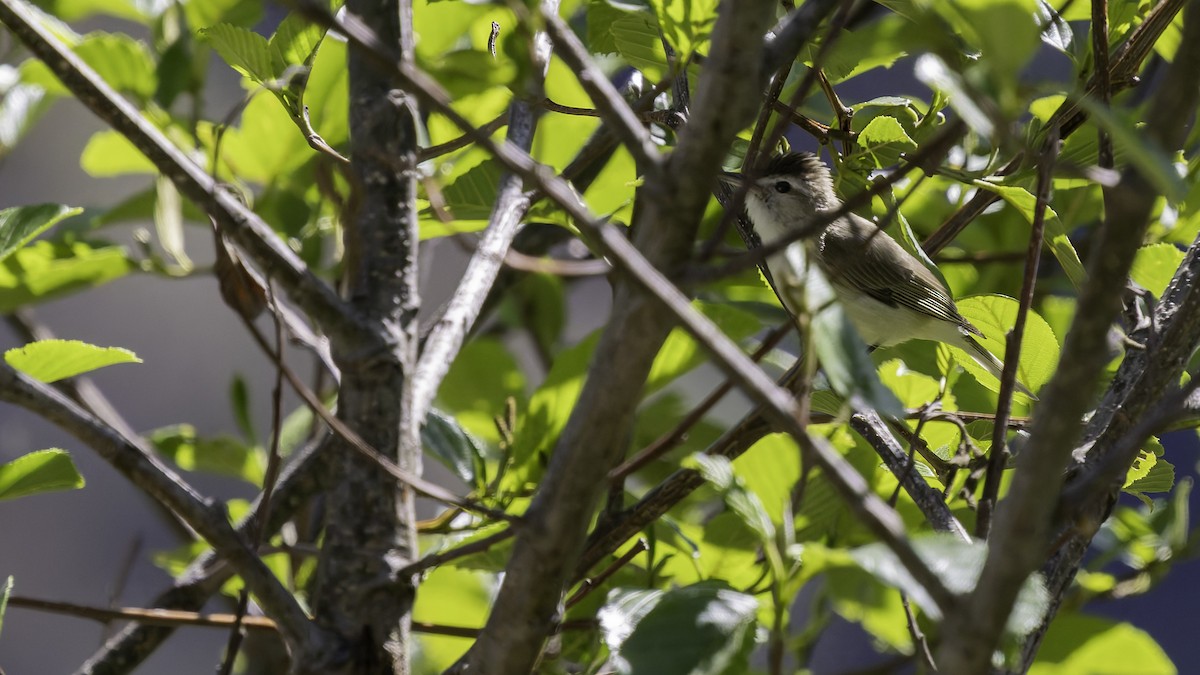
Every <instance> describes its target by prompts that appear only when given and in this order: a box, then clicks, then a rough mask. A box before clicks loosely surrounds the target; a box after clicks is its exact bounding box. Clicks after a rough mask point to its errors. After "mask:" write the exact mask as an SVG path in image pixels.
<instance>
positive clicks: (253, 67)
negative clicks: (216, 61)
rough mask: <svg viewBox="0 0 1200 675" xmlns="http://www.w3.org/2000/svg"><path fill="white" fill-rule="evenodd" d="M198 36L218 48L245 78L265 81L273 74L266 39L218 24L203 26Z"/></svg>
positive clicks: (243, 30)
mask: <svg viewBox="0 0 1200 675" xmlns="http://www.w3.org/2000/svg"><path fill="white" fill-rule="evenodd" d="M200 35H201V36H202V37H203V38H204V39H206V40H207V41H208V43H209V44H211V45H212V46H213V49H216V50H217V53H218V54H220V55H221V58H222V59H224V60H225V63H228V64H229V66H230V67H231V68H233V69H234V70H236V71H238V72H239V73H241V74H242V75H244V76H245V77H247V78H249V79H251V80H253V81H254V82H257V83H258V84H266V83H268V82H270V81H271V80H274V79H275V77H276V75H277V74H278V73H276V71H275V66H274V63H273V62H272V60H271V47H270V44H269V43H268V42H267V38H265V37H263V36H261V35H259V34H258V33H255V32H254V31H252V30H247V29H245V28H242V27H241V26H234V25H232V24H228V23H219V24H217V25H215V26H210V27H208V28H203V29H201V30H200Z"/></svg>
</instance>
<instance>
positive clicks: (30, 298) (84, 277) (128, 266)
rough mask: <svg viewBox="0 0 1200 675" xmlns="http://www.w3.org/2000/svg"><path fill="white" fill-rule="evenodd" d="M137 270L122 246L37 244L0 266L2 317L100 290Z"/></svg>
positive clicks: (12, 256) (19, 250)
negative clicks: (49, 301)
mask: <svg viewBox="0 0 1200 675" xmlns="http://www.w3.org/2000/svg"><path fill="white" fill-rule="evenodd" d="M134 269H136V266H135V265H134V263H133V261H131V260H129V258H128V257H127V256H126V253H125V249H123V248H121V247H119V246H106V247H104V248H92V247H90V246H88V245H87V244H84V243H82V242H78V243H74V244H69V245H68V244H54V243H51V242H48V241H36V242H34V243H32V244H30V245H29V246H26V247H25V248H22V249H18V250H17V251H16V252H15V253H13V254H12V255H11V256H9V257H8V258H7V259H6V260H4V261H3V263H0V313H4V312H11V311H13V310H14V309H18V308H20V307H24V306H26V305H31V304H34V303H35V302H42V301H45V300H49V299H51V298H54V297H58V296H60V295H66V294H67V293H71V292H74V291H77V290H82V289H85V288H92V287H95V286H99V285H101V284H104V283H107V282H109V281H112V280H113V279H118V278H120V277H123V276H125V275H126V274H128V273H129V272H131V271H133V270H134Z"/></svg>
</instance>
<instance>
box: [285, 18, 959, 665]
mask: <svg viewBox="0 0 1200 675" xmlns="http://www.w3.org/2000/svg"><path fill="white" fill-rule="evenodd" d="M300 8H301V9H302V10H303V11H305V12H306V14H307V15H308V16H310V17H312V18H313V19H314V20H317V21H319V22H322V23H323V24H324V25H327V26H331V27H335V28H336V29H337V30H338V31H340V32H341V33H342V34H343V35H345V36H347V39H348V40H349V41H350V43H351V44H352V45H353V46H355V47H356V48H358V49H361V50H364V51H366V52H368V53H369V54H371V55H372V57H373V58H374V59H375V62H376V63H377V64H379V65H380V66H383V67H387V68H389V69H391V72H392V73H393V74H394V75H395V76H396V77H397V79H399V80H400V81H402V82H404V83H406V84H407V85H409V86H412V87H413V88H414V90H415V91H416V93H417V94H418V95H420V96H421V98H422V100H425V101H427V102H428V103H429V104H430V105H431V106H432V107H433V108H434V109H436V110H437V111H438V112H439V113H441V114H443V115H445V116H446V117H447V119H449V120H450V121H451V122H452V123H453V124H455V125H456V126H458V127H459V128H460V129H462V130H463V131H464V132H466V133H468V134H472V135H473V136H475V137H476V140H477V141H478V142H479V144H480V146H481V147H483V148H485V149H487V150H488V151H489V152H491V153H492V154H493V155H494V156H495V157H496V159H497V160H498V161H499V162H500V163H501V164H502V165H504V166H505V167H507V168H509V169H510V170H512V171H514V172H517V173H520V174H521V175H523V176H525V177H526V179H528V180H531V181H532V182H533V183H534V184H535V185H537V187H538V189H540V190H541V191H542V192H543V193H544V194H546V195H547V196H548V197H550V198H551V199H552V200H553V201H554V202H555V203H557V204H558V205H560V206H562V207H563V209H564V210H565V211H566V212H567V213H568V214H569V215H571V216H572V217H573V218H574V219H575V222H576V223H577V224H578V225H579V226H580V227H581V228H582V229H584V230H585V231H586V232H588V234H589V235H591V236H592V237H593V243H594V244H595V245H596V246H597V247H598V248H600V249H601V252H602V253H603V254H604V255H606V256H610V257H611V258H612V259H613V261H614V262H615V263H618V264H619V265H620V267H621V268H622V271H623V272H625V273H626V274H627V275H628V276H629V278H630V280H631V281H633V282H634V283H635V284H636V285H637V287H639V288H640V289H642V290H643V291H646V292H648V293H649V294H650V295H652V296H653V297H654V299H655V300H656V301H657V303H662V304H663V305H665V306H666V307H667V309H668V310H669V313H670V315H673V316H674V317H675V318H676V319H679V320H681V321H682V322H683V327H684V328H685V329H686V330H687V331H688V332H689V333H691V334H692V336H693V337H695V338H696V339H697V340H698V341H699V342H700V343H701V344H703V345H704V346H705V347H706V348H707V349H708V350H709V351H710V353H712V354H713V355H714V356H715V357H716V360H717V364H718V365H719V366H720V367H721V368H722V369H723V370H725V372H726V373H727V374H729V375H731V376H733V377H734V378H735V380H736V381H737V382H738V384H739V386H740V387H742V388H743V390H744V391H746V392H747V393H748V394H749V395H750V396H751V397H752V398H754V399H755V400H756V401H758V402H759V403H762V404H765V406H766V408H765V409H766V411H767V415H768V417H769V419H770V420H771V421H773V422H775V423H777V424H779V425H780V428H782V429H784V430H786V431H788V432H789V433H792V434H793V435H796V436H797V440H798V441H799V442H800V443H801V444H802V445H805V446H815V447H816V449H814V450H812V452H813V456H814V459H815V460H816V461H817V462H818V463H819V464H820V465H821V466H822V467H823V468H825V469H826V470H827V472H828V473H829V475H830V480H831V482H832V483H833V484H834V486H835V487H836V488H837V489H838V491H839V493H840V494H841V496H842V497H843V498H844V499H846V500H847V502H848V503H849V505H850V506H851V508H852V509H855V512H856V514H857V515H858V516H859V517H860V518H862V519H863V520H864V522H865V523H866V524H867V526H868V527H869V528H870V529H871V530H872V531H873V532H875V533H876V534H877V535H878V536H879V537H880V539H881V540H882V541H883V542H885V543H886V544H887V545H888V546H889V547H890V548H892V549H893V551H894V552H895V553H896V555H897V557H898V558H899V559H900V561H901V562H902V564H904V565H905V567H906V568H908V570H909V572H910V573H911V574H912V575H913V577H914V578H915V579H916V580H917V581H918V582H919V583H922V584H923V585H925V586H926V590H927V591H928V592H929V593H930V595H931V597H933V599H934V600H935V601H936V602H938V603H939V604H943V605H949V604H951V603H952V602H953V596H952V595H951V594H950V592H949V591H948V590H946V588H945V586H944V584H942V583H941V580H940V579H939V578H938V577H937V576H936V575H934V574H933V573H932V572H931V571H930V570H929V568H928V567H927V566H926V565H925V563H924V562H923V561H922V560H921V559H920V557H919V556H917V554H916V551H915V550H914V549H913V548H912V547H911V546H910V545H909V543H908V541H907V539H906V538H905V534H904V530H903V527H902V525H901V523H900V521H899V518H898V516H897V515H896V514H895V512H894V511H893V510H892V509H891V508H889V507H888V506H887V504H885V503H884V502H883V501H882V500H881V499H879V498H878V497H877V496H876V495H875V494H874V493H873V492H871V490H870V488H869V486H868V485H867V484H866V481H865V480H863V478H862V476H860V475H859V474H858V473H857V472H856V471H855V470H854V469H853V467H852V466H850V465H849V464H848V463H846V462H845V460H844V459H843V458H842V457H841V456H840V455H838V454H837V453H836V452H835V451H834V450H833V449H832V448H831V447H830V446H829V445H828V444H827V443H825V442H824V441H821V440H816V441H814V440H812V439H809V438H808V436H807V434H806V433H805V432H804V430H803V429H802V428H801V427H800V426H799V425H798V424H797V423H796V420H795V418H794V417H793V413H794V408H793V402H792V398H791V396H790V394H788V393H787V392H786V391H783V390H781V389H779V388H778V387H775V386H774V385H773V384H772V383H771V381H770V379H769V378H767V377H766V375H764V374H763V373H762V371H761V370H760V369H758V368H757V367H756V366H754V365H753V364H752V362H751V361H750V360H749V359H748V357H746V355H745V354H743V353H742V352H741V351H740V350H739V349H738V348H737V346H736V345H734V344H733V343H732V342H731V341H730V340H729V339H728V338H727V337H725V336H724V334H723V333H721V332H720V330H719V329H717V328H716V326H714V325H713V324H712V322H711V321H709V320H708V319H706V318H705V317H704V316H702V315H701V314H699V313H698V312H696V311H695V310H694V309H693V308H692V307H691V306H690V305H689V304H688V302H687V299H686V298H685V297H684V296H683V295H682V294H681V293H680V292H679V291H678V289H676V288H674V286H672V285H671V284H670V283H669V282H668V281H667V280H666V279H665V278H664V277H663V276H662V274H661V273H659V272H658V271H657V270H656V269H655V268H654V265H653V264H651V263H650V262H649V261H648V260H647V258H646V257H645V256H643V254H642V252H641V250H656V249H658V246H645V245H640V248H641V250H639V245H635V244H633V243H630V242H629V240H627V239H626V238H625V237H624V236H623V235H622V234H621V233H620V232H619V231H618V230H617V229H616V228H614V227H612V226H611V225H608V224H606V223H602V222H599V221H597V220H596V219H595V218H594V216H592V215H591V214H590V213H589V212H588V210H587V208H586V207H585V206H584V205H583V204H582V203H580V201H579V200H578V199H577V198H576V197H575V195H574V194H573V193H572V191H571V190H570V187H569V186H568V185H566V183H565V182H564V181H562V180H561V179H559V178H557V177H556V176H554V175H553V174H552V173H551V172H550V171H549V170H548V169H547V168H545V167H542V166H540V165H538V164H536V163H535V162H534V161H533V160H532V159H531V158H530V157H529V156H528V155H527V154H525V153H521V152H519V151H517V150H516V149H515V148H512V146H510V145H507V144H505V145H501V144H497V143H496V142H494V141H493V140H492V139H491V138H490V137H488V136H487V135H485V134H482V133H477V130H475V129H474V127H472V126H471V124H470V123H469V122H468V121H467V120H466V119H464V118H463V117H462V115H460V114H459V113H457V112H455V111H454V109H453V108H451V107H450V105H449V97H448V96H447V95H446V93H445V92H444V91H442V90H441V88H440V87H439V86H438V85H437V84H436V83H435V82H433V81H432V80H431V79H430V78H429V77H428V76H427V75H425V74H424V73H421V72H420V71H418V70H416V69H415V68H412V67H410V66H406V65H405V64H404V63H402V62H399V61H397V60H396V59H394V58H392V57H391V56H390V52H389V50H388V49H387V48H385V47H383V46H382V45H380V44H379V43H378V40H376V39H375V37H374V35H373V33H372V32H371V30H370V29H369V28H367V27H366V26H365V25H363V24H362V22H361V21H359V20H358V19H357V18H356V17H354V16H353V15H347V16H346V17H344V18H336V17H334V16H332V15H331V14H329V12H328V11H327V10H324V9H323V8H319V7H315V6H313V5H311V4H303V5H300ZM742 9H743V8H742V6H741V5H738V6H737V7H736V9H733V10H732V11H741V10H742ZM739 39H740V40H742V42H741V43H739V44H737V45H735V46H734V47H733V48H732V49H733V50H734V51H735V52H736V53H738V54H744V52H745V44H746V43H745V40H747V39H749V38H747V37H746V36H745V35H742V36H740V37H739ZM755 39H756V40H757V38H755ZM709 61H710V64H709V67H708V69H707V71H706V72H709V73H710V74H711V73H712V72H713V71H714V66H718V65H719V66H720V67H721V68H723V70H722V71H721V72H720V75H719V78H720V79H721V80H722V82H725V83H728V84H727V87H726V88H724V89H722V88H720V87H715V88H711V89H708V90H707V91H704V90H702V93H705V95H706V96H708V97H709V98H708V100H706V101H704V104H705V107H704V108H699V107H698V109H699V110H702V111H704V112H702V113H701V114H699V115H698V116H697V117H696V118H695V119H693V120H692V122H691V124H689V125H688V126H687V127H685V128H684V131H683V134H682V135H681V142H680V145H679V149H678V150H677V151H676V153H674V154H673V155H672V156H671V158H670V159H669V160H668V166H667V169H668V170H667V171H665V172H664V174H663V177H662V180H661V181H658V182H659V183H663V184H662V185H654V186H653V189H651V186H652V184H647V185H646V186H644V188H643V190H644V191H645V192H644V193H643V195H642V199H643V200H644V202H643V203H647V204H651V205H655V208H652V209H648V210H647V211H645V212H643V213H650V214H653V215H654V216H655V217H653V218H648V219H647V220H645V221H643V222H650V223H654V225H653V227H649V228H644V229H649V230H652V231H654V232H656V233H659V234H670V235H675V234H677V233H675V232H673V231H672V229H671V228H667V227H665V226H664V223H677V222H680V221H681V220H683V221H684V222H686V220H687V215H688V214H691V213H692V211H695V212H696V214H694V215H693V218H698V212H699V209H700V208H701V206H702V205H703V204H704V203H706V202H707V199H708V188H707V186H708V185H709V183H710V179H711V178H712V177H713V175H714V174H715V171H716V166H717V164H718V163H719V161H720V159H721V155H722V154H723V153H724V148H725V147H726V146H725V145H724V144H723V143H727V142H728V140H729V139H730V138H732V136H733V134H735V133H736V132H737V131H738V130H739V129H740V125H741V124H742V121H741V120H740V119H739V118H737V117H736V116H731V115H729V114H728V111H727V110H726V109H725V106H728V105H745V106H747V111H746V112H745V116H744V117H745V120H744V121H745V122H746V123H748V122H749V121H750V118H751V117H752V116H753V110H752V109H750V107H751V106H752V104H753V103H754V102H755V101H757V100H758V99H757V95H756V94H753V93H748V94H746V95H745V96H744V97H740V98H739V97H734V96H732V95H731V94H730V92H735V91H741V90H742V89H741V88H742V87H744V86H746V84H747V83H749V84H752V85H754V86H755V87H757V88H758V89H761V87H762V86H763V84H764V83H765V75H764V74H763V73H758V74H757V77H756V78H749V77H748V76H747V73H749V72H753V67H746V64H745V63H741V64H740V65H738V64H736V62H735V61H733V60H728V61H726V62H724V63H723V62H722V59H719V58H712V59H710V60H709ZM714 77H715V76H714ZM697 120H699V122H698V121H697ZM693 135H694V136H697V137H699V138H701V139H707V140H703V141H696V142H695V143H696V145H697V150H699V149H701V148H702V149H703V152H704V155H706V156H705V157H704V163H700V162H699V160H698V159H696V160H693V158H690V157H689V158H687V159H680V157H687V153H684V154H682V155H681V154H680V153H681V151H683V150H684V149H685V148H688V149H690V143H691V142H684V141H683V139H684V138H687V137H689V136H693ZM693 162H695V163H696V164H697V165H698V166H693ZM709 162H711V163H709ZM700 167H703V168H704V169H705V170H706V171H707V173H704V172H703V171H701V168H700ZM689 169H690V171H689ZM706 175H707V176H708V178H705V176H706ZM684 176H687V178H686V179H684ZM672 188H674V189H672ZM680 200H688V201H693V200H694V202H695V203H697V204H699V205H700V206H696V207H695V208H694V209H678V208H676V209H672V208H670V206H671V205H678V204H679V203H680ZM642 217H643V218H644V217H645V216H642ZM689 227H692V226H689ZM635 229H636V225H635ZM644 236H653V234H649V235H644ZM626 301H630V302H632V298H631V297H627V296H626V295H624V294H622V296H621V297H619V298H618V302H617V303H616V306H617V307H622V308H626V307H628V305H627V304H626ZM654 307H655V309H657V308H658V305H657V304H655V305H654ZM646 314H647V312H641V313H638V319H637V320H636V321H632V322H631V324H636V325H628V326H626V325H622V324H623V322H625V321H629V319H630V311H628V310H627V311H623V312H622V313H621V314H620V315H618V316H617V317H615V318H614V321H613V323H611V324H610V330H612V331H615V333H616V334H624V332H625V331H626V330H628V331H629V334H636V335H638V336H639V340H638V343H639V344H642V343H643V342H646V341H647V340H643V336H644V335H646V333H644V332H641V329H642V328H643V327H645V325H644V324H643V323H641V322H642V321H644V320H645V319H646ZM617 319H621V321H617ZM653 323H654V326H653V327H656V328H660V327H661V326H658V325H657V320H655V321H654V322H653ZM663 336H664V337H665V332H664V333H663ZM647 339H648V338H647ZM659 339H660V340H661V338H659ZM614 340H619V338H614ZM602 344H603V340H602ZM625 346H626V345H613V344H608V345H605V349H607V350H608V352H613V353H615V352H616V351H620V357H619V358H614V357H612V356H608V355H607V354H606V353H605V352H601V351H598V352H597V360H598V361H599V360H600V359H602V358H609V359H612V362H614V363H618V364H620V365H622V366H624V365H626V363H627V361H631V358H630V356H631V355H630V353H629V352H628V350H626V349H625V348H624V347H625ZM654 350H657V346H655V347H654ZM635 356H636V359H632V362H633V363H636V362H638V361H641V360H645V361H646V364H645V366H646V368H647V369H648V368H649V359H650V358H651V357H652V356H653V353H651V354H650V355H649V356H647V355H645V354H638V355H635ZM610 378H614V379H616V380H622V381H620V382H618V383H617V385H618V386H614V387H613V388H612V391H614V392H616V391H623V392H624V391H631V390H633V388H634V387H640V383H641V382H642V381H643V380H644V377H643V378H642V379H637V378H634V377H633V373H632V372H631V371H630V370H621V371H613V372H605V373H604V375H603V377H602V378H601V379H602V380H609V379H610ZM625 378H628V379H629V380H630V381H624V379H625ZM634 379H637V384H636V385H635V384H632V383H631V381H632V380H634ZM589 389H591V388H590V387H585V393H586V392H587V391H588V390H589ZM592 395H593V396H595V395H596V394H595V392H594V391H593V394H592ZM601 398H603V396H601ZM593 404H594V402H593V401H591V400H589V399H587V398H581V400H580V402H579V403H578V405H577V408H584V409H588V408H591V407H593ZM608 422H611V424H610V423H608ZM624 423H627V420H620V419H616V418H613V419H612V420H607V421H606V424H605V425H604V428H603V429H602V431H603V433H604V435H605V436H608V435H610V434H611V433H612V429H614V428H617V427H619V426H620V425H621V424H624ZM588 430H590V429H588ZM568 432H572V430H571V428H570V424H568ZM578 432H579V430H575V431H574V432H573V433H578ZM568 435H569V434H565V435H564V438H566V437H567V436H568ZM589 441H593V439H589ZM605 442H610V443H611V442H612V441H611V440H606V441H605ZM561 443H563V442H562V441H560V444H561ZM577 445H578V444H577ZM599 445H603V443H599ZM568 446H569V444H568V445H566V446H564V447H568ZM571 447H573V446H571ZM555 456H556V457H558V456H561V453H556V455H555ZM563 461H566V460H563ZM610 466H611V465H610ZM591 470H593V469H592V468H590V467H584V468H580V469H579V471H577V472H575V474H574V475H576V476H587V475H588V471H591ZM550 482H553V481H550ZM592 487H593V486H592V485H590V484H589V485H586V486H584V492H581V493H580V494H582V495H587V494H588V492H589V491H590V489H591V488H592ZM564 515H565V514H564ZM562 519H563V518H562V517H556V520H559V521H561V520H562ZM567 529H569V528H567ZM531 536H532V535H531ZM567 543H569V542H567ZM535 562H538V565H537V567H538V568H539V569H540V567H541V562H540V561H535ZM564 576H565V575H564ZM509 579H510V580H511V577H509ZM542 581H544V580H542ZM541 601H543V602H544V601H545V599H544V598H542V599H541ZM493 616H495V614H493ZM510 623H512V622H511V621H510ZM521 630H528V627H524V628H521ZM539 639H540V638H539ZM526 656H527V655H526ZM517 658H521V656H519V655H518V656H517Z"/></svg>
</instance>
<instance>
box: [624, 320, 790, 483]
mask: <svg viewBox="0 0 1200 675" xmlns="http://www.w3.org/2000/svg"><path fill="white" fill-rule="evenodd" d="M791 329H792V323H791V322H788V323H786V324H784V325H782V326H779V327H778V328H775V329H774V330H772V331H771V333H770V334H768V335H767V337H766V339H765V340H763V342H762V344H761V345H759V346H758V349H756V350H755V351H754V353H753V354H751V355H750V358H751V360H753V361H755V362H758V361H759V360H761V359H762V358H763V357H764V356H766V355H767V353H769V352H770V351H771V350H772V349H774V348H775V345H777V344H779V342H780V340H782V339H783V337H784V336H785V335H787V334H788V331H790V330H791ZM731 389H733V381H732V380H731V379H728V378H727V379H726V380H725V381H724V382H722V383H721V384H720V386H718V387H717V388H716V389H714V390H712V391H711V392H709V394H708V396H707V397H705V399H704V400H703V401H701V402H700V404H699V405H697V406H696V407H695V408H693V409H692V410H690V411H688V414H687V415H684V417H683V419H681V420H679V423H678V424H676V425H675V428H673V429H671V430H670V431H668V432H666V433H665V434H663V435H662V436H659V437H658V438H657V439H655V440H654V441H653V442H652V443H650V445H647V446H646V447H645V448H643V449H642V450H641V451H640V452H638V453H637V454H635V455H634V456H633V457H630V458H629V459H627V460H625V461H624V462H623V463H621V465H620V466H618V467H616V468H615V469H613V470H612V471H609V472H608V480H609V482H612V483H617V482H618V481H620V480H621V479H623V478H625V477H627V476H629V474H631V473H633V472H634V471H637V470H638V469H640V468H642V467H643V466H646V465H647V464H649V463H650V462H653V461H654V460H656V459H658V458H659V457H662V456H663V455H664V454H666V453H667V452H669V451H670V450H671V449H672V448H674V447H675V446H677V445H679V444H680V443H681V442H683V440H684V439H685V438H687V434H688V431H689V430H690V429H691V428H692V427H694V426H696V424H698V423H699V422H700V420H702V419H704V416H705V415H707V414H708V413H709V411H711V410H712V409H713V407H714V406H716V405H717V403H719V402H720V401H721V399H722V398H725V395H726V394H728V393H729V391H730V390H731Z"/></svg>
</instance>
